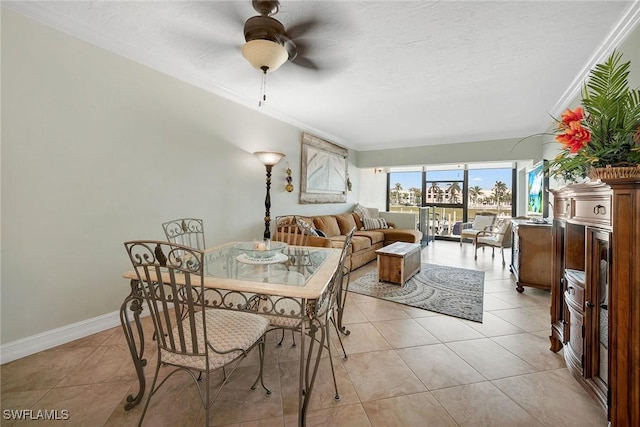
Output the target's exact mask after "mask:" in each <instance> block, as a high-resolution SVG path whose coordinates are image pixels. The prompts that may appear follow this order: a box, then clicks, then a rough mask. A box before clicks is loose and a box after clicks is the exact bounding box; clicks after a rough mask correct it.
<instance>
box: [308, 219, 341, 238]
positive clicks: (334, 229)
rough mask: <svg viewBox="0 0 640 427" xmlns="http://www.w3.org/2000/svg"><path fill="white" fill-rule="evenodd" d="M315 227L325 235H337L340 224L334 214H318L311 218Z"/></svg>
mask: <svg viewBox="0 0 640 427" xmlns="http://www.w3.org/2000/svg"><path fill="white" fill-rule="evenodd" d="M313 223H314V224H315V226H316V228H317V229H319V230H322V231H323V232H324V234H325V235H326V236H327V237H333V236H339V235H340V234H341V233H340V226H338V220H337V219H336V217H335V215H320V216H316V217H314V218H313Z"/></svg>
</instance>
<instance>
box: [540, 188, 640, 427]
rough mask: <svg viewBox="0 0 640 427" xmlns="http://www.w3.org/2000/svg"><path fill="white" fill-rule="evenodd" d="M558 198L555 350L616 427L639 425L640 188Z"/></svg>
mask: <svg viewBox="0 0 640 427" xmlns="http://www.w3.org/2000/svg"><path fill="white" fill-rule="evenodd" d="M552 193H553V195H554V220H553V227H552V235H553V243H552V248H553V251H552V253H553V255H552V256H553V268H552V287H551V335H550V337H549V338H550V340H551V350H552V351H559V350H560V349H562V348H564V352H563V353H564V357H565V361H566V363H567V367H568V369H569V370H570V371H571V372H572V373H573V374H574V376H575V377H576V378H578V380H579V381H580V382H581V383H582V385H583V386H584V387H585V388H586V389H587V390H588V391H589V392H590V393H591V394H592V395H593V396H594V398H595V399H597V401H598V402H600V404H601V405H602V407H603V408H604V409H605V410H606V411H607V414H608V418H609V421H610V422H611V425H612V426H614V427H616V426H620V427H625V426H640V182H639V181H638V180H632V179H618V180H608V181H607V182H606V183H603V182H600V181H595V182H586V183H581V184H575V185H569V186H566V187H563V188H561V189H558V190H552Z"/></svg>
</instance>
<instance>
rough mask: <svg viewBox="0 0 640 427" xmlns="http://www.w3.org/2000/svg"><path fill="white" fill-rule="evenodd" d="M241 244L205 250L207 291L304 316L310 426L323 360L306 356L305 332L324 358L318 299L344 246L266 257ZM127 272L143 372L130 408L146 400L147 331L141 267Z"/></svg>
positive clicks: (126, 324) (302, 409)
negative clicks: (287, 305)
mask: <svg viewBox="0 0 640 427" xmlns="http://www.w3.org/2000/svg"><path fill="white" fill-rule="evenodd" d="M238 246H239V243H238V242H230V243H224V244H221V245H219V246H215V247H212V248H209V249H206V250H205V251H204V252H205V253H204V259H205V265H204V272H205V277H204V278H203V282H204V287H205V288H206V289H205V293H207V292H213V293H214V294H216V295H218V296H219V298H220V299H217V298H216V297H213V298H210V297H209V295H208V296H207V298H206V299H207V301H209V304H212V305H213V307H217V308H223V307H226V308H232V307H239V308H240V309H245V310H246V309H248V308H249V306H250V304H239V305H238V304H226V302H227V301H228V299H229V296H231V297H233V296H234V295H235V296H237V295H243V296H244V297H243V298H246V299H245V301H252V300H253V301H255V300H256V299H258V300H260V304H263V305H264V302H265V301H268V302H269V303H268V304H267V306H269V307H270V311H269V312H264V311H261V312H262V313H263V314H269V315H272V316H285V317H291V318H297V319H299V322H298V326H297V327H298V332H299V333H300V344H299V346H298V347H299V350H300V378H299V381H300V386H299V396H298V397H299V408H298V409H299V412H298V425H299V426H304V425H305V421H306V410H307V408H308V404H309V399H310V397H311V390H312V389H313V383H314V380H315V373H316V371H317V368H318V367H317V364H310V363H309V361H310V360H311V359H309V358H308V357H305V356H304V355H305V354H306V350H305V348H306V345H305V335H306V334H307V333H309V337H310V340H309V349H308V351H309V352H311V351H312V348H313V347H314V342H315V341H316V340H318V339H319V341H318V342H319V345H318V346H317V350H316V352H317V354H316V358H317V359H316V360H319V359H320V357H321V354H322V349H323V347H324V344H323V343H324V333H322V334H319V335H320V338H318V337H315V332H316V331H318V330H320V329H321V328H320V324H319V323H318V322H319V319H318V318H317V313H316V308H317V307H316V305H317V303H318V302H319V301H321V300H322V298H324V297H326V293H327V292H328V289H329V283H330V282H331V280H332V278H333V276H334V273H335V272H336V269H337V267H338V263H339V261H340V255H341V252H342V250H341V249H333V248H316V247H306V246H305V247H301V246H284V247H283V248H282V251H280V252H278V253H277V254H276V256H274V257H271V258H267V259H260V258H255V257H249V256H247V253H246V252H245V251H242V250H241V249H239V248H238ZM123 277H124V278H127V279H130V280H131V293H130V294H129V295H128V296H127V298H126V299H125V301H124V302H123V304H122V306H121V309H120V316H121V322H122V327H123V330H124V333H125V338H126V339H127V343H128V345H129V350H130V352H131V356H132V360H133V363H134V366H135V369H136V372H137V376H138V391H137V394H135V395H133V394H131V395H129V396H127V403H126V404H125V409H131V408H133V407H134V406H136V405H138V404H139V403H140V401H141V399H142V396H143V395H144V391H145V388H146V386H145V383H146V382H145V375H144V367H145V365H146V359H145V358H144V345H143V343H144V332H143V328H142V327H141V323H140V316H141V313H142V310H143V306H142V299H141V294H140V291H139V289H138V278H137V276H136V273H135V272H134V271H127V272H125V273H124V274H123ZM177 281H178V282H179V281H180V280H179V279H178V280H177ZM207 289H208V290H207ZM252 295H253V296H252ZM286 300H289V301H294V300H295V301H297V302H296V304H297V305H298V307H299V309H298V310H296V312H295V313H292V312H288V313H285V312H283V311H281V310H280V309H279V308H278V304H279V303H282V302H283V301H286ZM260 307H262V306H260ZM131 315H133V318H132V317H131ZM305 319H306V320H305ZM307 322H309V323H307ZM312 325H315V326H312ZM311 365H312V366H311ZM310 371H312V372H310Z"/></svg>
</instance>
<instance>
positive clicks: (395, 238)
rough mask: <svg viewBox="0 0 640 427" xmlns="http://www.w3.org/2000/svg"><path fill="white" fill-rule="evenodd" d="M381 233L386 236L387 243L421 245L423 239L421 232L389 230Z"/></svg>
mask: <svg viewBox="0 0 640 427" xmlns="http://www.w3.org/2000/svg"><path fill="white" fill-rule="evenodd" d="M380 232H381V233H383V234H384V240H385V242H390V241H391V242H407V243H420V240H421V239H422V232H421V231H419V230H402V229H396V228H387V229H386V230H381V231H380Z"/></svg>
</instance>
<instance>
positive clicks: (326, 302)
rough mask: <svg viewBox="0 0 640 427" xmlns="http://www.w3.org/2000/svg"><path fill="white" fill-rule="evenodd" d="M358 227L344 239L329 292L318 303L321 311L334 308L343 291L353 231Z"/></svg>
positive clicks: (325, 311) (324, 311) (329, 310)
mask: <svg viewBox="0 0 640 427" xmlns="http://www.w3.org/2000/svg"><path fill="white" fill-rule="evenodd" d="M355 231H356V227H353V228H352V229H351V231H349V232H348V233H347V235H346V237H345V239H344V245H343V246H342V252H340V258H339V260H338V266H337V268H336V270H335V272H334V273H333V277H332V278H331V281H330V283H329V287H328V289H327V292H325V293H324V295H323V296H322V298H321V299H320V302H319V304H318V307H319V309H318V312H319V313H329V312H331V310H333V307H334V305H335V303H336V299H337V295H338V293H340V292H342V285H343V280H344V277H345V275H346V274H348V266H347V265H346V261H347V257H348V256H349V250H350V248H351V240H352V239H353V233H355Z"/></svg>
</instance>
